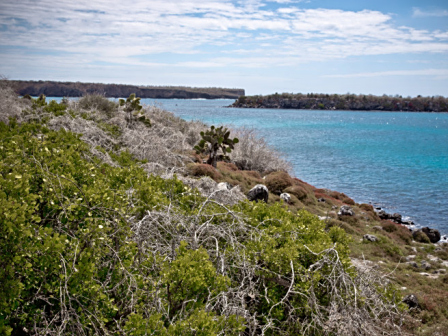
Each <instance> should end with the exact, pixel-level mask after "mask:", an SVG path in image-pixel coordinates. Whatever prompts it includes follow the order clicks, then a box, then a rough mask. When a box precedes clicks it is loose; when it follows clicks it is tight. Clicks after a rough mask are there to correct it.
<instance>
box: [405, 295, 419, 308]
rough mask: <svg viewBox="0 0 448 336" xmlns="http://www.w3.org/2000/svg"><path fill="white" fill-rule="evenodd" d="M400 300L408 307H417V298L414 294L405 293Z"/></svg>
mask: <svg viewBox="0 0 448 336" xmlns="http://www.w3.org/2000/svg"><path fill="white" fill-rule="evenodd" d="M402 302H404V303H406V304H407V305H408V307H409V308H417V307H418V305H419V304H418V299H417V297H416V296H415V295H414V294H409V295H406V296H405V297H404V299H403V301H402Z"/></svg>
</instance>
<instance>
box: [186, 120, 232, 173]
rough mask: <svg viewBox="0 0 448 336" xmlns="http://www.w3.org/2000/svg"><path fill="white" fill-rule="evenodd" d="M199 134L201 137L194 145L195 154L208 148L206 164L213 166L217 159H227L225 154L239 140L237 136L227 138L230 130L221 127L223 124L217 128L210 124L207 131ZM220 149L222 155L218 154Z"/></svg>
mask: <svg viewBox="0 0 448 336" xmlns="http://www.w3.org/2000/svg"><path fill="white" fill-rule="evenodd" d="M200 134H201V137H202V139H201V140H200V141H199V143H198V144H197V145H196V146H194V149H195V150H196V153H197V154H199V153H205V152H206V151H207V150H209V151H210V156H209V158H208V160H207V164H209V165H212V166H213V167H215V168H216V164H217V162H218V159H221V160H225V159H229V157H228V156H227V154H228V153H230V152H232V149H234V145H235V144H237V143H238V142H239V140H238V138H233V139H231V138H229V136H230V131H229V130H228V129H227V128H223V126H221V127H218V128H215V126H211V127H210V130H209V131H206V132H201V133H200ZM207 143H208V145H207ZM220 149H221V151H222V153H223V154H222V155H218V151H219V150H220Z"/></svg>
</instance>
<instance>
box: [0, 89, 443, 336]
mask: <svg viewBox="0 0 448 336" xmlns="http://www.w3.org/2000/svg"><path fill="white" fill-rule="evenodd" d="M0 98H1V99H2V102H3V104H1V105H0V180H1V181H0V200H1V202H0V250H1V251H0V255H1V256H2V257H1V260H0V333H2V334H7V335H8V334H11V335H28V334H29V335H38V334H39V335H74V334H75V335H78V334H88V335H90V334H99V335H111V334H114V335H258V334H260V335H261V334H264V335H297V334H303V335H380V334H384V333H388V334H402V332H403V329H402V328H401V325H402V323H403V321H406V314H404V312H405V310H406V307H405V305H404V304H402V303H400V301H401V298H402V295H401V293H399V292H397V291H396V290H395V288H396V287H395V286H394V285H393V284H392V283H391V281H390V279H389V277H385V276H382V275H381V272H376V271H374V270H373V268H371V267H367V268H362V267H361V268H359V267H353V265H352V262H351V261H350V259H349V253H353V252H354V253H355V254H356V256H360V255H369V253H370V252H369V251H374V253H377V254H378V255H377V256H378V257H380V256H381V257H382V258H385V257H387V256H390V257H391V258H396V256H397V255H401V254H403V252H402V251H404V250H405V248H404V247H402V246H401V245H397V244H398V243H394V239H396V241H397V242H398V241H402V242H403V244H411V239H410V238H409V233H408V232H405V231H403V232H402V231H396V230H395V231H394V230H393V228H391V229H390V233H389V231H384V232H383V233H382V234H380V235H378V237H380V240H379V241H378V243H377V244H374V245H373V246H374V247H375V249H372V248H371V245H367V244H359V243H357V244H355V245H353V244H354V242H355V240H356V242H357V241H358V237H359V234H362V231H363V230H365V227H364V226H363V225H364V224H363V223H364V222H363V221H364V218H365V217H368V218H370V222H369V224H372V223H375V222H376V221H379V219H378V217H377V216H376V215H375V213H374V212H373V209H372V208H371V207H369V206H367V205H364V206H359V209H358V208H356V212H357V215H356V216H354V217H351V218H348V216H342V217H336V218H333V217H331V216H332V215H331V214H330V212H331V209H332V206H340V205H342V204H352V205H355V203H354V202H353V200H351V199H350V198H348V197H347V196H346V195H343V194H339V193H337V192H330V191H326V190H320V189H315V188H313V187H312V186H309V185H307V184H306V183H304V182H302V181H300V180H298V179H295V178H292V177H290V176H289V175H288V174H287V173H286V172H285V171H284V170H285V169H287V164H286V163H285V162H284V161H283V160H281V159H280V158H279V157H278V156H277V155H276V154H275V153H274V152H273V151H272V150H271V149H269V148H268V147H266V145H265V143H263V142H262V141H260V139H258V138H256V137H254V134H253V132H252V131H251V130H239V131H238V132H235V135H237V136H238V138H239V140H240V141H239V142H238V143H237V144H236V145H235V149H234V150H233V151H232V153H230V158H229V160H230V161H231V162H218V163H217V169H215V168H213V167H212V166H210V165H207V164H202V160H203V159H204V157H206V155H207V154H204V155H205V156H200V157H198V156H197V155H196V154H195V153H194V151H193V150H192V148H193V146H194V145H195V144H197V143H198V142H199V141H200V139H201V137H200V131H204V130H206V129H207V127H206V126H205V125H203V124H201V123H197V122H196V123H195V122H185V121H183V120H181V119H178V118H176V117H174V116H173V115H172V114H170V113H167V112H164V111H161V110H160V109H158V108H155V107H145V108H143V109H140V108H139V107H138V106H139V104H138V101H137V102H136V98H135V97H129V104H126V102H123V104H122V105H123V106H119V104H116V103H113V102H110V101H108V100H107V99H104V98H103V97H101V96H86V97H84V98H82V99H80V100H79V101H78V102H71V101H65V100H64V101H62V102H61V103H56V102H54V101H52V102H49V103H48V102H46V99H45V97H44V96H41V97H40V98H39V99H32V100H28V99H18V98H17V97H16V96H15V95H14V94H13V92H12V91H11V89H9V88H8V87H6V86H4V85H3V86H1V87H0ZM133 102H134V103H133ZM133 105H134V108H135V111H133V107H132V106H133ZM134 112H135V113H134ZM142 117H144V118H142ZM194 161H196V162H194ZM240 169H244V170H240ZM188 174H191V175H196V176H199V177H201V176H204V175H209V176H212V177H213V178H214V179H216V181H226V182H228V183H231V184H232V185H237V188H240V189H241V190H242V191H243V192H247V191H248V189H250V188H251V187H253V186H254V185H255V184H258V183H264V184H266V186H267V187H268V188H269V189H270V190H272V193H271V194H270V198H269V202H268V203H267V204H265V203H252V202H249V201H247V200H240V199H241V198H238V197H237V196H238V195H239V194H241V193H239V194H238V192H235V193H230V194H229V195H230V197H227V198H226V197H224V196H225V195H227V194H226V193H227V192H224V191H221V192H218V191H216V189H213V187H214V186H215V185H216V182H214V181H213V180H211V179H210V178H208V177H201V178H199V179H197V180H196V179H193V178H191V177H189V176H188ZM262 175H263V176H264V177H265V179H262ZM207 190H208V191H207ZM232 190H233V189H232ZM282 191H286V192H289V193H290V194H291V203H290V204H285V203H283V202H279V200H280V199H279V195H278V194H279V192H282ZM317 197H319V198H321V197H324V198H325V199H326V201H325V202H323V203H321V202H318V201H317ZM317 214H319V215H322V214H327V215H328V216H329V217H328V219H327V220H325V221H322V220H320V219H319V218H318V217H317V216H316V215H317ZM381 225H384V227H387V225H389V226H390V223H389V224H385V223H382V224H381ZM347 232H348V233H350V234H352V236H353V237H355V239H351V238H350V236H349V235H348V234H347ZM422 245H423V244H422ZM349 247H350V248H351V249H352V252H350V249H349ZM376 249H377V250H376ZM394 260H395V259H394ZM406 271H407V270H406ZM443 286H444V283H443V282H442V281H441V282H440V284H439V288H441V289H442V291H443ZM443 300H444V299H443V298H442V300H441V301H440V305H439V306H443V304H444V301H443ZM439 306H437V307H439ZM423 307H424V306H423ZM435 312H437V314H439V315H437V318H441V317H443V316H444V315H443V314H444V313H443V312H441V310H440V309H439V308H437V309H436V310H434V311H431V312H430V313H429V311H428V310H424V311H423V313H427V315H426V319H427V320H428V323H430V322H431V318H433V317H434V314H435ZM418 314H420V311H419V312H418ZM406 325H408V326H409V325H411V326H412V323H411V324H409V322H407V324H406ZM406 325H405V326H406ZM432 330H433V329H432Z"/></svg>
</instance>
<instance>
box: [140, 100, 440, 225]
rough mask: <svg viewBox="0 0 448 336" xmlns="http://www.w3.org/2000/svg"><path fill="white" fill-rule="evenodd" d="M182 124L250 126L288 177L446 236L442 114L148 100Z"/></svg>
mask: <svg viewBox="0 0 448 336" xmlns="http://www.w3.org/2000/svg"><path fill="white" fill-rule="evenodd" d="M142 102H143V103H145V104H151V105H152V104H158V105H160V106H161V107H163V108H165V109H166V110H168V111H171V112H174V113H175V114H176V115H178V116H180V117H182V118H184V119H187V120H202V121H204V122H206V123H208V124H226V125H234V126H248V127H253V128H255V129H257V130H258V133H259V134H260V135H261V136H263V137H264V138H265V139H266V140H267V141H268V142H269V143H270V144H271V145H272V146H274V147H275V148H277V149H278V150H279V151H281V152H283V153H285V154H286V156H287V158H288V160H289V161H290V162H291V163H292V165H293V169H294V175H295V176H297V177H298V178H300V179H302V180H304V181H307V182H309V183H311V184H313V185H314V186H316V187H320V188H329V189H333V190H337V191H341V192H344V193H346V194H347V195H349V196H350V197H352V198H354V199H355V201H357V202H365V203H368V202H371V203H372V204H375V205H378V206H380V207H382V208H384V209H386V210H387V211H389V212H399V213H401V214H402V215H403V216H406V217H408V218H409V219H411V220H413V221H414V222H416V223H417V224H419V225H422V226H430V227H433V228H437V229H439V230H440V231H441V232H442V233H444V234H447V233H448V114H447V113H405V112H353V111H311V110H277V109H235V108H225V107H224V106H228V105H230V104H231V103H232V102H233V100H163V99H161V100H154V99H142Z"/></svg>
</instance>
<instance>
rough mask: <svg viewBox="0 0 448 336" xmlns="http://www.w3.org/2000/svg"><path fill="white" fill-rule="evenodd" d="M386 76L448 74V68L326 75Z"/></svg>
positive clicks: (342, 76)
mask: <svg viewBox="0 0 448 336" xmlns="http://www.w3.org/2000/svg"><path fill="white" fill-rule="evenodd" d="M384 76H437V77H439V76H440V77H446V76H448V69H423V70H394V71H378V72H363V73H354V74H342V75H326V76H322V77H325V78H359V77H384Z"/></svg>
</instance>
